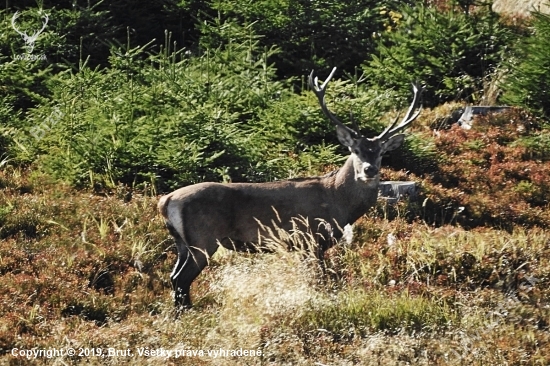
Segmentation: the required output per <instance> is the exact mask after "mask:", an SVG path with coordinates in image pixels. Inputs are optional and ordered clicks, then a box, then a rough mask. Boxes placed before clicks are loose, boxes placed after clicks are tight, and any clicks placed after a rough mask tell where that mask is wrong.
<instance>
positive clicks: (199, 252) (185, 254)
mask: <svg viewBox="0 0 550 366" xmlns="http://www.w3.org/2000/svg"><path fill="white" fill-rule="evenodd" d="M167 227H168V230H169V231H170V233H171V234H172V236H173V237H174V239H175V241H176V247H177V250H178V259H177V261H176V264H175V265H174V269H173V270H172V273H171V274H170V280H171V282H172V287H173V289H174V293H175V294H174V301H175V305H176V308H178V309H188V308H190V307H191V306H192V303H191V295H190V291H191V283H193V281H194V280H195V278H197V276H198V275H199V274H200V273H201V272H202V270H203V269H204V267H206V266H207V265H208V260H209V258H210V256H212V255H213V254H214V253H215V252H216V249H217V248H218V246H217V243H215V242H214V243H212V245H206V243H201V242H200V241H198V246H191V245H189V243H188V242H187V241H185V239H184V238H183V237H182V234H180V233H179V232H178V231H177V230H176V229H175V228H174V227H173V225H172V224H171V223H167ZM202 244H205V245H202ZM202 248H205V249H202Z"/></svg>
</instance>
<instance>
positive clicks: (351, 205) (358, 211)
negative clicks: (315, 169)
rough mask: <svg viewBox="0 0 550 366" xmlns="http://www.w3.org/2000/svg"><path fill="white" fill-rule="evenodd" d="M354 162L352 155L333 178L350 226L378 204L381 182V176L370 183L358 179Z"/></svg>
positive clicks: (338, 198) (336, 192)
mask: <svg viewBox="0 0 550 366" xmlns="http://www.w3.org/2000/svg"><path fill="white" fill-rule="evenodd" d="M353 161H354V157H353V156H352V155H350V157H349V158H348V159H347V160H346V162H345V164H344V166H342V168H340V170H339V171H338V173H337V174H336V175H334V176H333V177H331V178H332V179H333V180H332V182H331V184H332V185H333V187H334V188H333V189H334V192H335V195H336V196H337V197H336V198H337V202H339V203H341V204H342V205H344V206H346V208H347V209H346V211H347V212H348V215H347V216H348V217H347V218H346V219H345V221H346V223H349V224H352V223H353V222H355V221H356V220H357V219H358V218H359V217H361V216H362V215H363V214H365V213H366V212H367V211H368V210H369V209H370V208H371V207H372V206H374V205H375V204H376V200H377V198H378V185H379V181H380V178H379V176H377V177H376V178H375V179H373V180H371V181H368V182H364V181H362V180H358V179H356V177H355V168H354V166H353Z"/></svg>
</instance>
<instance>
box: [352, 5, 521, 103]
mask: <svg viewBox="0 0 550 366" xmlns="http://www.w3.org/2000/svg"><path fill="white" fill-rule="evenodd" d="M393 18H394V25H393V26H392V27H389V28H388V30H387V31H385V32H383V33H382V34H380V35H379V38H378V46H377V50H376V52H375V54H374V55H373V56H372V59H370V60H367V61H366V62H365V63H363V68H364V70H365V73H366V76H367V79H368V80H369V81H370V82H371V84H372V87H373V88H384V89H388V88H395V89H396V90H399V91H400V93H401V94H402V95H404V94H405V90H406V89H405V88H407V89H408V85H410V84H409V83H410V82H411V81H414V80H419V81H422V83H424V84H425V92H424V102H425V105H427V106H436V105H438V104H440V103H443V102H446V101H452V100H456V99H467V100H469V101H474V100H476V99H479V98H480V96H481V94H482V92H483V83H484V81H485V79H486V78H488V77H489V76H490V75H491V74H492V72H493V71H494V70H495V68H496V67H497V65H498V64H499V62H500V60H501V59H502V54H503V52H504V50H505V48H506V45H507V44H508V43H509V42H510V38H511V33H510V32H509V31H508V30H507V29H506V28H505V27H504V26H503V25H502V24H501V23H499V21H498V16H497V15H496V14H495V13H493V12H491V11H490V8H487V9H485V8H483V9H477V11H475V12H471V13H469V14H466V13H464V12H462V11H457V10H456V9H454V8H452V7H451V8H449V9H446V10H441V11H440V10H437V9H436V8H435V7H427V6H425V5H423V3H422V2H417V3H416V4H415V5H404V6H403V7H402V8H401V9H400V11H399V12H398V13H395V14H394V17H393Z"/></svg>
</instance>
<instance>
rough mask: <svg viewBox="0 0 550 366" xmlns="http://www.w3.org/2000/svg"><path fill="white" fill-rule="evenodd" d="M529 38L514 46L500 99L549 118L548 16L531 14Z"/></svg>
mask: <svg viewBox="0 0 550 366" xmlns="http://www.w3.org/2000/svg"><path fill="white" fill-rule="evenodd" d="M533 17H534V21H533V29H532V34H531V35H530V37H525V38H522V39H521V41H520V42H518V43H517V47H516V48H517V53H518V54H517V56H516V57H515V58H513V59H512V61H511V62H508V63H507V66H508V68H509V69H510V73H509V74H508V75H507V77H506V81H505V83H504V85H503V89H504V90H505V93H504V95H503V97H502V99H503V100H504V101H506V102H508V103H512V104H514V105H520V106H524V107H526V108H529V109H530V110H532V111H534V112H539V113H542V114H544V116H546V117H549V116H550V91H549V90H548V85H549V84H550V59H549V58H548V49H549V48H550V40H549V37H548V34H549V33H550V16H548V15H545V14H542V13H538V12H535V13H533Z"/></svg>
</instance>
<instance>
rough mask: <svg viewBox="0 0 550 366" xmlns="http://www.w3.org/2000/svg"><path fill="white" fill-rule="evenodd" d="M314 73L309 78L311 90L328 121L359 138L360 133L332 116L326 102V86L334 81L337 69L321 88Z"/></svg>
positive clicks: (333, 69) (333, 70)
mask: <svg viewBox="0 0 550 366" xmlns="http://www.w3.org/2000/svg"><path fill="white" fill-rule="evenodd" d="M314 71H315V70H311V73H310V74H309V78H308V82H309V87H310V88H311V90H313V92H314V93H315V95H316V96H317V99H319V104H320V105H321V109H322V110H323V113H324V114H325V116H327V117H328V119H330V120H331V121H332V123H334V124H335V125H337V126H340V127H342V128H345V129H346V130H348V131H349V132H350V133H351V134H352V136H358V134H359V131H355V130H353V129H351V128H349V127H348V126H346V125H345V124H344V123H343V122H342V121H340V120H339V119H338V117H336V116H335V115H334V114H332V112H331V111H330V110H329V109H328V107H327V104H326V102H325V92H326V86H327V84H328V82H329V81H330V79H332V76H333V75H334V73H335V72H336V67H333V68H332V71H331V72H330V75H329V76H328V77H327V78H326V80H325V82H324V83H323V84H322V85H321V86H319V79H318V78H317V77H315V79H314V78H313V73H314Z"/></svg>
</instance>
